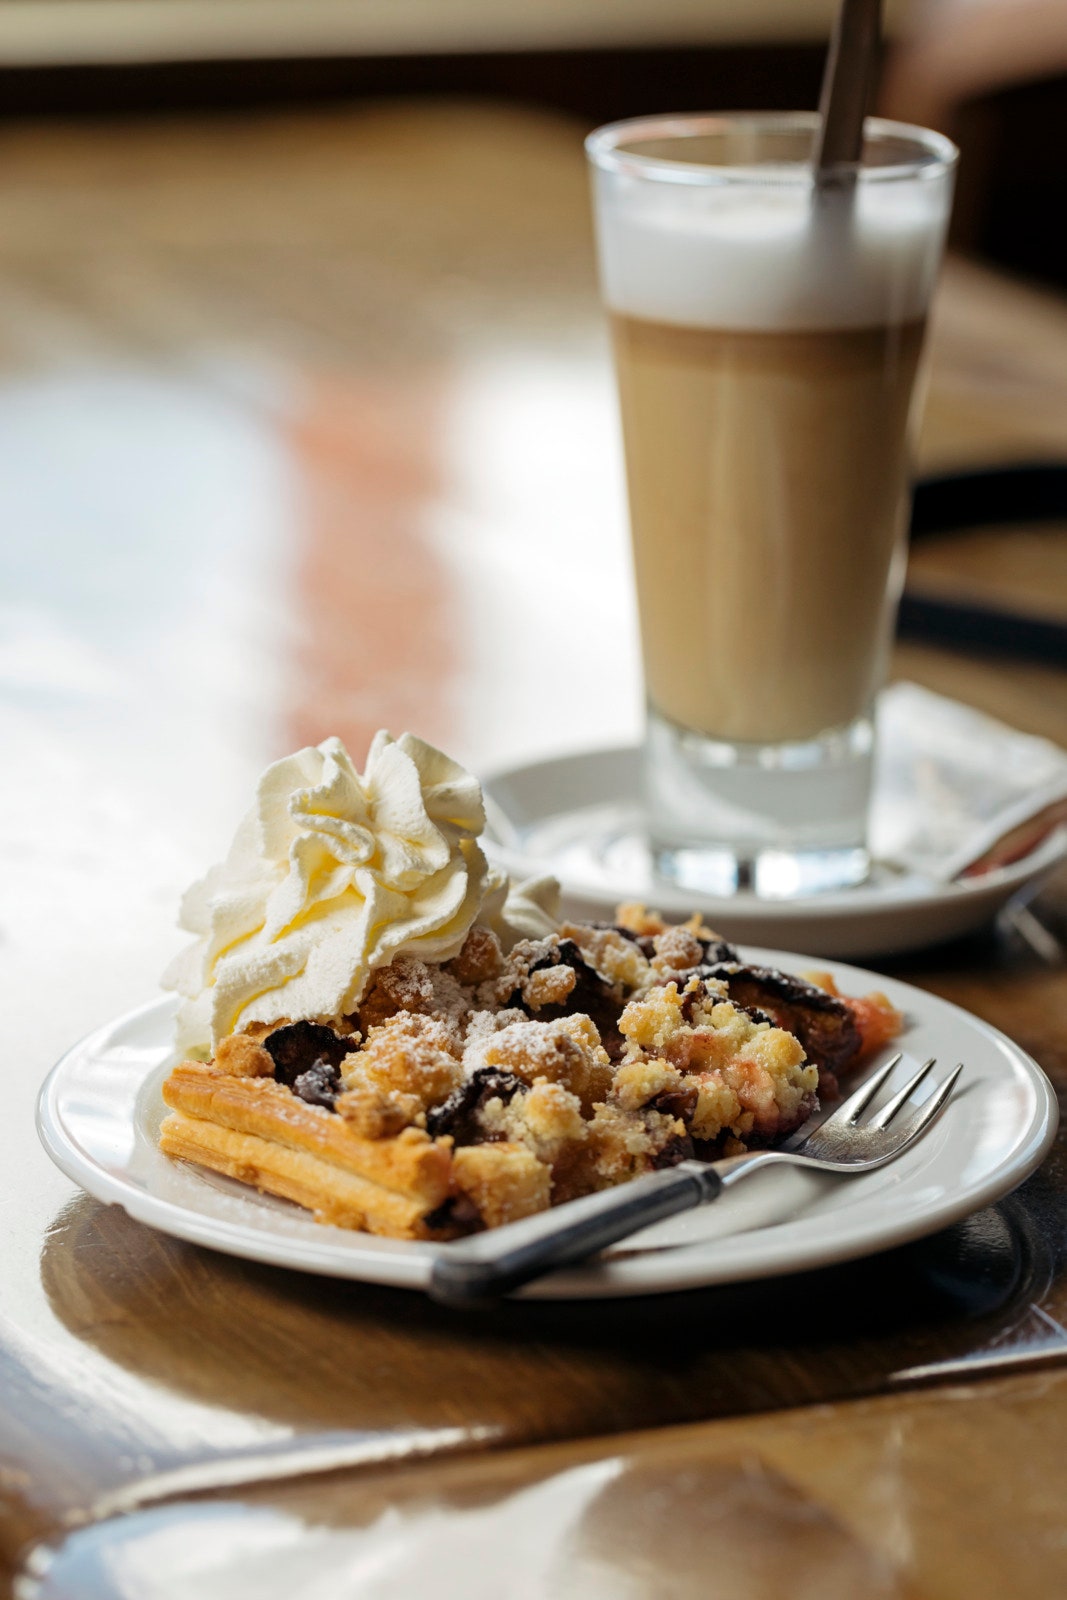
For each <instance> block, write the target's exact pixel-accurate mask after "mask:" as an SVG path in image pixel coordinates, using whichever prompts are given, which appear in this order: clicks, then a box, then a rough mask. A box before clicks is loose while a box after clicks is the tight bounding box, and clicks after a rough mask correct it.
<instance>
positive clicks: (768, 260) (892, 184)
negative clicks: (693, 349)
mask: <svg viewBox="0 0 1067 1600" xmlns="http://www.w3.org/2000/svg"><path fill="white" fill-rule="evenodd" d="M596 182H597V225H598V233H599V243H600V270H601V281H602V285H603V292H604V298H605V300H606V301H607V304H608V305H609V307H610V308H611V309H612V310H613V311H615V312H619V313H622V314H623V315H628V316H633V317H642V318H645V319H647V320H649V321H654V322H667V323H675V324H679V325H682V326H688V327H704V328H731V329H750V330H764V329H765V330H769V331H772V330H778V331H802V330H808V329H817V328H862V327H875V326H878V325H879V324H885V323H891V324H895V323H901V322H909V321H913V320H915V319H917V318H920V317H922V316H923V315H925V312H926V309H927V306H928V305H929V301H930V296H931V293H932V290H933V286H934V280H935V278H936V275H937V268H938V264H939V261H940V257H941V250H942V245H943V241H944V233H945V228H946V225H947V219H948V209H949V202H950V196H951V177H950V176H949V175H946V174H941V173H938V174H932V175H931V176H929V177H927V178H925V179H923V180H922V181H921V182H920V181H913V182H912V181H909V182H902V181H901V182H896V181H885V180H879V181H861V182H860V184H859V185H858V188H857V191H856V192H855V194H854V195H848V194H841V193H830V194H826V195H820V196H818V197H816V195H815V193H814V189H813V186H812V185H811V184H810V183H807V182H801V181H797V182H795V183H789V184H781V185H767V186H766V187H762V188H761V187H759V186H758V185H755V184H751V185H746V186H744V187H743V188H742V186H741V185H740V184H738V183H733V182H727V183H724V184H722V185H708V186H704V185H692V186H689V185H683V184H674V183H654V182H635V181H634V180H632V179H630V178H628V177H626V176H622V175H619V174H616V173H608V172H598V173H597V177H596Z"/></svg>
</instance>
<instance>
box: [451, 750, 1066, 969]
mask: <svg viewBox="0 0 1067 1600" xmlns="http://www.w3.org/2000/svg"><path fill="white" fill-rule="evenodd" d="M484 789H485V795H486V809H487V812H488V816H489V828H488V831H487V834H486V836H485V838H484V840H483V843H484V844H485V847H486V852H487V854H489V855H490V856H491V857H492V858H493V860H494V861H496V862H499V864H500V865H501V866H504V867H506V868H507V869H508V871H509V872H511V873H512V875H513V876H515V877H519V878H523V877H531V876H535V875H539V874H542V873H551V874H552V875H553V876H554V877H556V878H558V879H559V881H560V883H561V885H562V887H563V893H564V900H565V904H566V907H567V909H568V911H569V912H570V913H571V914H572V915H574V916H578V917H590V918H593V919H597V918H599V919H601V920H603V919H605V918H606V919H608V920H610V919H611V918H612V916H613V914H614V910H615V907H616V906H617V905H618V904H619V903H620V902H622V901H627V900H639V901H643V902H644V903H645V904H646V905H649V906H654V907H655V908H656V909H657V910H658V911H662V912H664V913H668V914H671V915H675V914H681V915H682V916H683V917H685V916H689V915H690V913H691V912H693V911H699V912H700V913H701V915H702V916H703V917H704V918H705V919H706V920H707V921H708V922H709V924H710V925H711V926H712V927H714V928H715V929H716V930H717V931H718V932H720V933H722V934H724V935H725V936H726V937H727V938H729V939H734V940H737V941H739V942H741V943H746V942H749V941H751V942H753V943H767V944H774V945H776V946H777V947H778V948H779V949H783V948H784V949H799V950H808V951H810V952H811V953H812V954H814V955H818V956H843V957H849V958H851V957H854V956H859V957H871V956H885V955H892V954H895V953H897V952H899V951H902V950H916V949H921V948H922V947H924V946H926V945H931V944H936V943H938V942H940V941H941V940H944V939H952V938H957V937H958V936H959V935H960V934H964V933H970V932H973V930H974V929H976V928H980V927H982V926H983V925H984V924H985V923H987V922H988V921H990V919H991V918H992V917H993V916H994V915H995V914H996V912H997V911H999V910H1000V908H1001V907H1002V906H1003V905H1004V904H1005V903H1006V902H1007V901H1008V900H1010V899H1011V897H1012V896H1013V895H1015V894H1017V893H1018V892H1019V891H1020V890H1021V889H1024V888H1026V887H1027V886H1029V885H1035V884H1036V883H1037V882H1038V880H1040V879H1041V878H1042V877H1044V876H1045V875H1046V874H1047V873H1049V872H1051V870H1052V869H1053V868H1054V867H1055V866H1057V865H1058V863H1059V862H1061V861H1062V860H1063V859H1064V857H1065V856H1067V829H1062V828H1061V829H1059V830H1057V831H1056V832H1055V833H1053V834H1050V835H1049V837H1048V838H1047V839H1045V840H1044V841H1043V842H1042V843H1041V844H1040V845H1039V846H1038V847H1037V849H1036V850H1033V851H1032V852H1031V853H1030V854H1029V855H1027V856H1025V857H1024V858H1023V859H1022V860H1020V861H1017V862H1015V863H1014V864H1013V865H1012V866H1010V867H1004V868H1002V869H1000V870H998V871H996V872H989V873H985V874H983V875H982V876H981V877H977V878H969V879H964V880H962V881H960V882H958V883H938V882H937V881H936V880H934V879H932V878H926V877H923V876H921V875H919V874H918V873H914V872H909V873H905V872H896V871H893V870H892V869H890V868H888V867H876V868H875V871H874V874H873V875H872V877H871V879H870V881H869V882H867V883H865V884H863V885H862V886H861V887H860V888H857V889H849V890H844V891H840V892H836V893H828V894H819V895H809V896H807V897H805V898H804V899H796V900H762V899H759V898H758V897H757V896H756V895H754V894H751V893H743V894H737V895H733V896H731V897H730V898H728V899H725V898H718V897H716V896H713V895H708V894H702V893H701V892H700V891H699V890H689V889H686V890H680V889H678V888H676V887H675V886H674V885H673V884H670V883H668V882H666V881H665V880H664V879H662V878H659V877H656V876H655V875H654V874H653V871H652V865H651V861H650V858H649V853H648V847H647V845H646V843H645V838H644V828H643V820H642V813H641V804H640V799H639V789H640V751H639V750H638V749H637V748H635V747H633V746H628V747H623V748H621V749H611V750H591V751H588V752H583V753H581V754H578V755H569V756H557V757H554V758H551V759H549V760H545V761H536V762H532V763H530V764H528V765H525V766H519V767H512V768H510V769H508V770H506V771H503V772H498V773H497V774H496V775H495V776H493V777H490V778H488V779H487V780H485V783H484Z"/></svg>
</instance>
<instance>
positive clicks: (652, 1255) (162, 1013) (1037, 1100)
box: [37, 950, 1057, 1299]
mask: <svg viewBox="0 0 1067 1600" xmlns="http://www.w3.org/2000/svg"><path fill="white" fill-rule="evenodd" d="M747 954H748V955H749V956H750V957H751V958H752V959H753V960H760V961H764V962H768V963H770V964H772V965H776V966H785V967H786V968H787V969H789V970H793V971H797V970H802V969H803V967H804V966H805V958H804V957H801V956H787V955H782V954H781V953H779V952H777V951H758V950H753V951H749V952H747ZM832 970H833V973H834V976H835V978H836V979H837V981H838V983H839V984H840V986H841V988H842V989H843V990H844V991H845V992H846V993H849V994H856V995H859V994H863V993H865V992H866V991H868V990H870V989H871V988H881V989H883V990H884V991H885V992H886V993H887V994H888V995H889V997H890V999H891V1000H892V1001H893V1003H894V1004H895V1005H897V1006H898V1007H900V1009H901V1010H902V1011H903V1012H904V1013H905V1016H906V1017H907V1019H908V1023H907V1029H906V1032H905V1034H904V1036H903V1037H902V1039H901V1040H900V1045H901V1047H902V1048H903V1049H904V1051H905V1061H904V1062H903V1063H902V1065H901V1067H900V1068H898V1074H899V1079H900V1081H902V1080H903V1075H904V1074H905V1073H906V1072H907V1071H908V1070H914V1068H915V1066H916V1064H917V1063H918V1061H919V1060H923V1059H925V1058H926V1057H927V1056H936V1057H937V1058H938V1061H939V1062H940V1063H943V1066H944V1068H945V1070H947V1069H948V1068H949V1067H951V1066H952V1065H953V1064H954V1063H955V1062H956V1061H963V1062H964V1063H965V1068H966V1070H965V1073H964V1076H963V1078H962V1079H961V1082H960V1087H959V1089H958V1090H957V1092H956V1094H955V1095H954V1097H953V1099H952V1101H951V1102H950V1104H949V1106H948V1109H947V1110H946V1112H945V1113H944V1115H943V1117H942V1118H941V1120H940V1121H939V1122H938V1123H937V1124H936V1126H935V1127H934V1128H933V1129H932V1131H931V1132H930V1133H929V1134H928V1135H927V1136H926V1137H925V1138H924V1139H922V1140H920V1141H919V1143H918V1144H917V1145H916V1146H915V1148H914V1149H912V1150H911V1151H909V1152H908V1153H907V1154H906V1155H904V1156H902V1157H901V1159H900V1160H899V1161H897V1162H894V1163H893V1164H892V1165H891V1166H889V1167H886V1168H883V1169H882V1170H880V1171H878V1172H872V1173H868V1174H867V1175H866V1176H864V1177H860V1178H849V1179H837V1178H828V1177H825V1176H818V1175H815V1174H809V1173H803V1172H795V1173H785V1172H780V1171H772V1172H768V1173H766V1174H764V1175H762V1176H758V1177H754V1178H752V1179H750V1180H749V1181H748V1182H747V1183H745V1184H740V1185H739V1186H738V1187H737V1189H735V1190H733V1191H732V1192H730V1193H729V1194H727V1195H725V1196H724V1197H723V1198H722V1199H721V1200H719V1201H717V1202H716V1203H715V1204H713V1205H711V1206H707V1207H705V1208H704V1209H703V1210H701V1211H698V1212H691V1213H689V1214H688V1215H687V1216H684V1217H678V1218H674V1219H673V1220H671V1221H670V1222H665V1223H661V1224H659V1225H658V1227H656V1228H650V1229H647V1230H646V1231H645V1232H644V1233H643V1234H639V1235H635V1236H634V1237H633V1238H631V1239H629V1240H627V1241H625V1243H624V1244H623V1245H620V1246H617V1247H616V1248H615V1250H614V1251H612V1252H610V1253H609V1256H608V1257H607V1258H606V1259H604V1260H602V1261H600V1262H597V1263H596V1264H591V1265H588V1266H583V1267H580V1268H574V1269H572V1270H570V1271H568V1272H566V1273H562V1272H561V1273H557V1274H555V1275H553V1276H552V1277H551V1278H548V1279H545V1280H544V1281H543V1282H541V1283H539V1284H536V1285H533V1286H531V1287H530V1288H529V1289H528V1290H526V1291H524V1292H525V1293H526V1294H529V1295H532V1296H536V1297H538V1298H549V1299H577V1298H583V1299H584V1298H599V1297H610V1296H615V1295H633V1294H662V1293H665V1292H667V1291H669V1290H674V1289H688V1288H693V1287H696V1286H698V1285H703V1284H712V1283H729V1282H736V1281H739V1280H742V1279H745V1278H760V1277H769V1276H772V1275H774V1274H777V1273H783V1272H797V1271H800V1270H803V1269H807V1268H812V1267H819V1266H824V1265H826V1264H827V1263H829V1262H833V1261H843V1260H847V1259H848V1258H850V1257H853V1256H861V1255H867V1254H869V1253H871V1252H872V1251H876V1250H885V1249H888V1248H889V1247H890V1246H891V1245H896V1244H901V1243H903V1242H904V1241H906V1240H908V1239H915V1238H919V1237H921V1236H922V1235H923V1234H927V1233H933V1232H935V1231H936V1230H937V1229H938V1228H943V1227H946V1226H947V1225H948V1224H949V1223H951V1222H955V1221H958V1220H959V1219H960V1218H961V1217H964V1216H966V1215H967V1214H968V1213H969V1212H971V1211H976V1210H978V1209H979V1208H980V1207H982V1206H985V1205H989V1204H990V1203H991V1202H992V1201H994V1200H997V1199H999V1198H1001V1196H1003V1195H1005V1194H1007V1193H1008V1192H1009V1190H1011V1189H1014V1188H1015V1187H1016V1185H1017V1184H1019V1183H1021V1182H1022V1180H1023V1179H1024V1178H1025V1177H1027V1176H1028V1175H1029V1174H1030V1173H1031V1172H1032V1171H1033V1170H1034V1168H1035V1167H1036V1166H1037V1165H1038V1164H1039V1162H1040V1161H1041V1159H1042V1157H1043V1156H1044V1154H1045V1152H1046V1151H1047V1150H1048V1148H1049V1145H1050V1144H1051V1143H1052V1139H1053V1137H1054V1135H1055V1132H1056V1124H1057V1110H1056V1101H1055V1098H1054V1096H1053V1094H1052V1090H1051V1089H1050V1087H1049V1084H1048V1080H1047V1079H1046V1077H1045V1075H1044V1073H1043V1072H1042V1071H1041V1069H1040V1067H1038V1066H1037V1064H1036V1063H1035V1062H1034V1061H1032V1060H1031V1059H1030V1057H1029V1056H1027V1055H1026V1054H1024V1052H1023V1051H1022V1050H1020V1049H1019V1048H1018V1046H1017V1045H1014V1044H1012V1042H1011V1040H1010V1039H1007V1038H1005V1036H1004V1035H1003V1034H1002V1033H998V1032H997V1030H996V1029H995V1028H991V1027H989V1026H988V1025H987V1024H986V1023H984V1022H980V1021H979V1020H978V1019H977V1018H976V1017H972V1016H970V1015H969V1014H968V1013H967V1012H965V1011H961V1010H959V1008H958V1007H956V1006H952V1005H949V1004H948V1002H947V1001H945V1000H939V999H937V998H935V997H934V996H933V995H928V994H925V993H923V991H922V990H919V989H913V988H912V987H911V986H910V985H909V984H905V983H897V982H894V981H891V980H890V979H887V978H880V977H878V976H876V974H874V973H871V972H864V971H861V970H859V969H857V968H855V967H843V966H840V965H834V966H833V968H832ZM173 1010H174V1001H173V1000H172V999H171V998H169V997H168V998H166V999H163V1000H156V1001H154V1002H152V1004H150V1005H147V1006H143V1007H141V1009H140V1010H138V1011H131V1012H130V1013H128V1015H126V1016H124V1017H119V1018H117V1019H116V1020H115V1021H114V1022H109V1023H107V1024H105V1025H104V1027H102V1028H98V1029H97V1030H96V1032H95V1033H91V1034H90V1035H89V1037H88V1038H86V1039H83V1040H82V1041H81V1043H80V1044H77V1045H75V1046H74V1048H73V1049H72V1050H71V1051H69V1052H68V1053H67V1055H65V1056H64V1057H63V1058H62V1060H61V1061H60V1062H59V1063H58V1064H57V1065H56V1066H55V1067H54V1068H53V1070H52V1072H51V1074H50V1076H49V1077H48V1079H47V1080H46V1082H45V1084H44V1087H43V1088H42V1090H41V1095H40V1100H39V1102H38V1108H37V1125H38V1131H39V1133H40V1135H41V1139H42V1140H43V1142H44V1146H45V1149H46V1150H47V1151H48V1153H49V1155H50V1156H51V1157H52V1159H53V1161H55V1162H56V1164H57V1165H58V1166H59V1167H61V1168H62V1170H63V1171H64V1172H65V1173H66V1174H67V1176H68V1177H70V1178H73V1179H74V1181H75V1182H76V1183H79V1184H80V1185H81V1186H82V1188H84V1189H87V1190H88V1191H89V1193H90V1194H93V1195H96V1196H97V1198H98V1199H100V1200H105V1201H110V1202H113V1203H117V1204H119V1205H121V1206H124V1207H125V1209H126V1210H127V1211H128V1212H129V1214H130V1216H131V1217H135V1218H136V1219H137V1220H138V1221H139V1222H145V1223H148V1224H149V1225H150V1226H151V1227H155V1228H160V1229H162V1230H163V1232H164V1233H171V1234H174V1235H176V1236H177V1237H178V1238H180V1239H190V1240H192V1241H193V1242H194V1243H196V1244H202V1245H207V1246H209V1247H210V1248H211V1249H214V1250H222V1251H225V1252H226V1253H228V1254H230V1255H236V1256H246V1257H249V1258H250V1259H252V1260H254V1261H267V1262H272V1263H274V1264H275V1265H277V1266H283V1267H296V1268H299V1269H300V1270H302V1271H305V1272H317V1273H325V1274H327V1275H329V1276H332V1277H338V1278H360V1279H364V1280H366V1281H368V1282H371V1283H386V1284H393V1285H395V1286H396V1287H398V1288H410V1289H421V1288H424V1287H425V1285H426V1281H427V1278H428V1275H429V1269H430V1263H431V1261H432V1259H433V1257H434V1255H435V1254H436V1253H438V1252H439V1251H441V1250H447V1249H448V1248H449V1247H448V1245H435V1244H412V1243H405V1242H402V1241H397V1240H392V1239H376V1238H374V1237H372V1236H371V1235H370V1234H365V1233H353V1232H348V1231H346V1230H344V1229H341V1228H327V1227H322V1226H320V1225H319V1224H318V1223H315V1222H313V1221H311V1219H310V1218H309V1217H308V1215H307V1213H306V1212H304V1211H301V1210H300V1209H299V1208H298V1207H297V1206H294V1205H290V1204H288V1202H286V1201H283V1200H275V1199H273V1198H271V1197H269V1196H265V1195H260V1194H257V1193H256V1192H254V1191H252V1190H250V1189H247V1188H245V1187H244V1186H243V1185H241V1184H238V1183H236V1182H232V1181H231V1180H230V1179H227V1178H223V1177H219V1176H216V1175H215V1174H212V1173H208V1172H205V1171H203V1170H202V1169H200V1168H197V1167H193V1166H189V1165H186V1164H185V1163H181V1162H174V1161H170V1160H168V1158H167V1157H166V1156H164V1155H162V1154H161V1153H160V1152H159V1150H158V1149H157V1148H156V1137H157V1133H158V1129H159V1123H160V1119H161V1117H162V1116H163V1114H164V1107H163V1102H162V1099H161V1096H160V1085H161V1083H162V1081H163V1078H164V1077H165V1076H166V1073H167V1071H168V1069H169V1065H170V1062H171V1059H172V1056H171V1042H170V1041H171V1026H172V1019H173ZM894 1077H895V1078H896V1077H897V1074H895V1075H894ZM933 1077H934V1079H935V1081H936V1077H937V1074H934V1075H933ZM891 1087H892V1086H890V1090H887V1091H885V1092H887V1093H888V1092H890V1091H891ZM932 1087H933V1085H931V1086H930V1088H929V1089H927V1090H925V1091H921V1092H924V1093H928V1092H932ZM745 1230H748V1231H745Z"/></svg>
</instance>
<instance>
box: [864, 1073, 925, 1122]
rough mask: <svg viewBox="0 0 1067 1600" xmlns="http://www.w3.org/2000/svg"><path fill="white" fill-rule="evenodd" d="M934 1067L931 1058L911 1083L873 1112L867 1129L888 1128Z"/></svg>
mask: <svg viewBox="0 0 1067 1600" xmlns="http://www.w3.org/2000/svg"><path fill="white" fill-rule="evenodd" d="M934 1065H935V1057H934V1056H931V1057H930V1059H929V1061H927V1062H926V1063H925V1065H923V1066H921V1067H920V1068H919V1070H918V1072H917V1073H916V1074H915V1076H914V1078H912V1080H911V1082H910V1083H906V1084H905V1085H904V1087H903V1089H901V1090H899V1091H898V1092H897V1093H896V1094H895V1095H894V1096H893V1098H892V1100H890V1101H889V1102H888V1104H887V1105H884V1106H883V1107H882V1109H881V1111H876V1112H875V1114H874V1116H873V1117H872V1118H871V1119H870V1121H869V1122H868V1123H867V1127H868V1128H888V1126H889V1124H890V1123H891V1122H892V1120H893V1118H894V1117H895V1116H896V1114H897V1112H898V1111H899V1110H900V1108H901V1106H905V1105H907V1103H908V1101H909V1100H910V1099H911V1097H912V1094H913V1092H914V1091H915V1090H916V1089H917V1088H918V1087H919V1085H920V1083H922V1081H923V1079H924V1078H925V1077H926V1075H927V1073H928V1072H929V1071H930V1069H931V1068H932V1067H933V1066H934Z"/></svg>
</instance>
